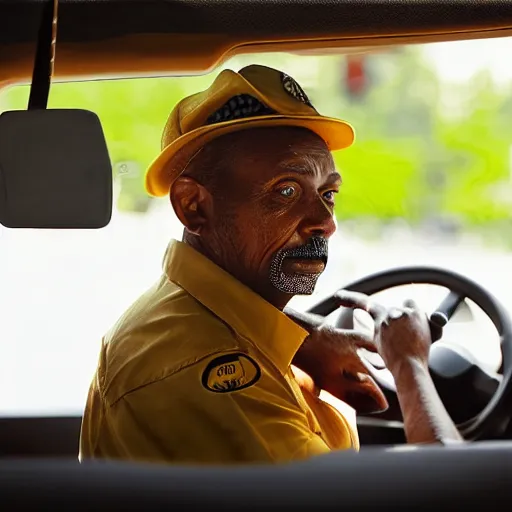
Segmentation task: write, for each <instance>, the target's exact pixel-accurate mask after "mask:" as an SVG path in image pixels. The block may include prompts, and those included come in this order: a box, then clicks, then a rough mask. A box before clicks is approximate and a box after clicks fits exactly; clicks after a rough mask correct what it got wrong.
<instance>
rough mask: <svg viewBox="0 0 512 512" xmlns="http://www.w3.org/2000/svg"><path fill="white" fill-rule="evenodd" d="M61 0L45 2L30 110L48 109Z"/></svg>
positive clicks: (31, 87) (38, 38)
mask: <svg viewBox="0 0 512 512" xmlns="http://www.w3.org/2000/svg"><path fill="white" fill-rule="evenodd" d="M58 5H59V0H47V1H46V2H44V5H43V9H42V15H41V23H40V25H39V33H38V36H37V46H36V56H35V59H34V69H33V71H32V83H31V85H30V95H29V99H28V110H35V109H43V110H44V109H46V108H47V106H48V97H49V95H50V85H51V82H52V77H53V69H54V64H55V47H56V42H57V12H58Z"/></svg>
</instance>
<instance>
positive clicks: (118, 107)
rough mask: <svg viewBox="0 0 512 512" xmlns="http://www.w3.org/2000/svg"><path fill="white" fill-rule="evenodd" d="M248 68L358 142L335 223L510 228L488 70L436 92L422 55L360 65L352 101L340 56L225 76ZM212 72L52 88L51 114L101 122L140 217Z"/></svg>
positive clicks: (508, 104) (504, 100)
mask: <svg viewBox="0 0 512 512" xmlns="http://www.w3.org/2000/svg"><path fill="white" fill-rule="evenodd" d="M253 62H258V63H262V64H267V65H271V66H274V67H278V68H280V69H282V70H284V71H286V72H287V73H289V74H290V75H292V76H294V77H295V78H296V79H297V80H298V81H299V82H300V83H301V84H302V85H303V87H304V88H305V89H306V91H307V93H308V95H309V96H310V98H311V99H312V101H313V103H314V104H315V105H316V107H317V108H318V110H319V111H320V112H322V113H324V114H326V115H329V116H335V117H341V118H343V119H347V120H349V121H350V122H351V123H352V124H353V125H354V126H355V128H356V131H357V141H356V144H355V145H354V146H353V147H352V148H350V149H348V150H345V151H342V152H339V153H337V154H336V155H335V160H336V163H337V165H338V167H339V168H340V170H341V172H342V175H343V179H344V185H343V187H342V193H341V194H340V200H339V201H338V207H337V214H338V217H339V218H340V219H354V218H365V217H367V218H370V217H376V218H379V219H383V220H386V219H387V220H389V219H393V218H397V217H402V218H405V219H407V220H408V221H409V222H417V221H423V220H425V219H429V218H439V217H454V218H456V219H460V220H461V221H463V222H465V223H468V224H472V225H480V224H482V223H489V222H494V223H496V222H501V223H503V222H507V221H510V220H511V218H512V214H511V212H512V206H511V203H510V197H511V188H510V175H511V172H510V162H509V158H510V149H509V148H510V146H511V141H512V126H511V123H510V119H511V117H512V88H511V87H510V86H509V88H508V89H506V88H505V89H499V88H498V87H497V85H496V84H495V83H494V82H493V80H492V77H491V75H490V74H489V73H488V72H481V73H479V74H478V75H477V76H475V77H474V79H472V80H470V81H469V82H467V83H463V84H456V85H455V84H445V83H442V82H440V79H439V77H438V76H437V74H436V72H435V69H434V68H433V67H432V66H431V65H429V64H428V62H427V61H425V60H424V58H423V56H422V53H421V47H406V48H399V49H397V50H395V51H393V52H388V53H378V54H374V55H370V56H367V57H366V58H365V66H366V73H367V76H368V78H369V84H368V87H367V89H366V91H365V92H364V94H363V95H361V96H359V97H351V95H350V94H349V92H348V89H347V87H346V78H345V71H346V61H345V58H344V57H339V56H326V57H306V56H290V55H284V54H272V55H263V56H256V57H255V56H244V57H239V58H237V59H235V60H234V61H231V62H229V63H228V64H229V65H228V66H227V67H231V68H233V69H238V68H239V67H241V66H242V65H246V64H249V63H253ZM217 73H218V70H217V71H216V72H215V73H213V74H210V75H206V76H198V77H182V78H158V79H131V80H110V81H91V82H78V83H60V84H54V85H53V86H52V91H51V97H50V105H49V106H50V107H53V108H56V107H75V108H85V109H90V110H92V111H94V112H96V113H97V114H98V115H99V117H100V119H101V121H102V124H103V127H104V131H105V136H106V139H107V143H108V146H109V151H110V155H111V157H112V161H113V166H114V176H115V178H116V182H117V183H118V184H119V186H120V193H119V196H118V199H117V206H118V208H119V209H121V210H129V211H136V212H145V211H146V210H147V209H148V207H149V205H150V198H148V197H147V195H146V194H145V192H144V190H143V185H142V183H143V174H144V170H145V168H146V167H147V165H148V164H149V163H150V162H151V160H152V159H153V158H154V157H155V156H156V155H157V154H158V152H159V150H160V136H161V132H162V128H163V126H164V124H165V121H166V119H167V116H168V114H169V112H170V111H171V109H172V107H173V106H174V105H175V104H176V103H177V102H178V101H179V100H180V99H181V98H183V97H184V96H186V95H189V94H191V93H193V92H196V91H198V90H201V89H204V88H206V87H207V86H208V85H209V84H210V83H211V81H212V80H213V78H214V76H216V75H217ZM27 99H28V87H14V88H11V89H8V90H7V91H5V92H3V93H2V94H1V95H0V111H1V110H8V109H19V108H24V107H25V105H26V103H27Z"/></svg>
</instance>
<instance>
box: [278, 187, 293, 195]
mask: <svg viewBox="0 0 512 512" xmlns="http://www.w3.org/2000/svg"><path fill="white" fill-rule="evenodd" d="M279 193H280V194H281V195H282V196H284V197H293V196H294V194H295V187H291V186H287V187H284V188H282V189H281V190H280V191H279Z"/></svg>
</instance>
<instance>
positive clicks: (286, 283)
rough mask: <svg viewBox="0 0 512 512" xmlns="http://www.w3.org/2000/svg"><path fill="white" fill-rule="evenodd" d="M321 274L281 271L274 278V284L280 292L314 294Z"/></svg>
mask: <svg viewBox="0 0 512 512" xmlns="http://www.w3.org/2000/svg"><path fill="white" fill-rule="evenodd" d="M320 275H321V272H320V273H316V274H302V273H300V274H299V273H285V272H281V274H280V276H279V278H278V279H276V280H273V281H272V284H273V285H274V287H275V288H277V289H278V290H279V291H280V292H282V293H286V294H289V295H312V294H313V292H314V291H315V287H316V283H317V281H318V279H319V277H320Z"/></svg>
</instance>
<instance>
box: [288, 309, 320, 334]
mask: <svg viewBox="0 0 512 512" xmlns="http://www.w3.org/2000/svg"><path fill="white" fill-rule="evenodd" d="M283 313H284V314H285V315H286V316H287V317H289V318H291V319H292V320H293V321H294V322H295V323H297V324H299V325H300V326H301V327H302V328H303V329H306V330H307V331H308V332H311V329H313V328H316V327H319V326H321V325H322V323H323V322H324V320H325V318H323V317H322V316H320V315H314V314H312V313H305V312H303V311H295V310H294V309H290V308H285V309H284V311H283Z"/></svg>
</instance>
